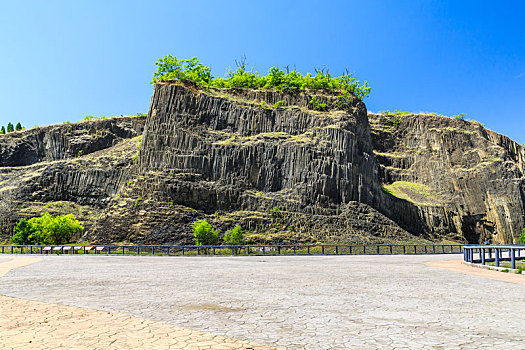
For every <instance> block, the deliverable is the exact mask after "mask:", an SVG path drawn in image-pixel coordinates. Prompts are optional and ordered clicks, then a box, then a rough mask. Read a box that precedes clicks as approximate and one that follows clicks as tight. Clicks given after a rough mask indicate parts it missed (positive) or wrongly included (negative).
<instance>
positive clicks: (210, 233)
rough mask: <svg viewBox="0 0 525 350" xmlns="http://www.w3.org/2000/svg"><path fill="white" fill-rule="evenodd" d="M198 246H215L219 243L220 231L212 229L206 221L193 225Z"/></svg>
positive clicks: (198, 221) (199, 221)
mask: <svg viewBox="0 0 525 350" xmlns="http://www.w3.org/2000/svg"><path fill="white" fill-rule="evenodd" d="M191 227H192V228H193V236H194V237H195V243H196V244H197V245H215V244H217V242H218V241H219V233H220V232H221V231H220V230H219V229H212V227H211V225H210V224H209V223H208V221H206V220H196V221H194V222H193V223H192V224H191Z"/></svg>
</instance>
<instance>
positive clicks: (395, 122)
mask: <svg viewBox="0 0 525 350" xmlns="http://www.w3.org/2000/svg"><path fill="white" fill-rule="evenodd" d="M392 124H394V126H398V125H399V124H401V118H399V117H395V118H394V119H393V120H392Z"/></svg>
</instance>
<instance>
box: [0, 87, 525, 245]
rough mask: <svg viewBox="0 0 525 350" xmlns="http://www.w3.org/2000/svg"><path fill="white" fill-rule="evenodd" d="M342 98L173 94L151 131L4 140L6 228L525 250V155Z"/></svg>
mask: <svg viewBox="0 0 525 350" xmlns="http://www.w3.org/2000/svg"><path fill="white" fill-rule="evenodd" d="M313 96H316V97H317V99H318V100H319V101H322V102H323V103H326V106H327V110H325V111H317V110H315V108H314V106H312V105H311V99H312V97H313ZM340 100H341V98H340V97H339V96H324V95H319V94H315V95H314V94H313V93H308V92H307V93H301V94H295V95H293V94H286V93H280V92H268V91H232V90H229V91H222V90H212V91H201V90H197V89H196V88H195V87H194V86H188V85H186V86H182V85H180V84H173V83H163V84H157V85H156V86H155V90H154V95H153V97H152V102H151V107H150V111H149V114H148V118H147V120H146V119H145V118H114V119H108V120H102V121H91V122H84V123H77V124H65V125H59V126H52V127H46V128H41V129H38V130H29V131H26V132H17V133H13V134H9V135H5V136H0V196H1V199H0V225H1V229H2V231H3V232H4V236H7V235H8V234H9V232H11V230H12V227H13V225H14V223H16V221H17V220H18V219H19V218H21V217H31V216H35V215H39V214H40V213H41V212H45V211H49V212H51V213H54V214H57V213H65V212H73V213H74V214H75V215H77V216H79V217H80V218H81V220H83V223H84V225H85V226H86V232H85V237H84V238H85V239H89V240H94V241H99V242H135V243H191V242H192V234H191V226H190V224H191V222H193V221H194V220H196V219H200V218H206V219H207V220H208V221H209V222H210V223H212V225H214V226H215V227H218V228H221V229H222V230H223V231H224V230H227V229H230V228H232V227H233V226H234V225H236V224H240V225H241V226H242V227H243V228H245V229H247V230H249V231H251V233H250V235H249V237H248V240H249V242H254V243H277V242H279V243H292V242H348V243H350V242H352V243H358V242H396V241H405V242H407V241H410V242H418V241H424V240H440V239H453V240H457V241H465V242H466V241H468V242H481V241H484V240H486V239H488V238H490V239H493V240H494V241H495V242H501V243H510V242H512V241H513V240H515V239H516V238H517V237H518V235H519V232H520V231H521V228H523V226H524V222H523V217H522V214H523V212H524V202H525V200H524V198H525V194H524V193H525V187H524V183H525V182H524V175H523V173H524V159H525V153H524V149H523V147H521V146H520V145H518V144H517V143H515V142H513V141H512V140H510V139H508V138H506V137H504V136H502V135H499V134H496V133H494V132H492V131H488V130H486V129H485V128H483V127H482V126H481V125H479V124H477V123H472V122H466V121H461V120H453V119H449V118H443V117H437V116H429V115H410V116H408V115H406V116H398V117H394V116H382V115H374V114H368V115H367V111H366V107H365V105H364V104H363V103H362V102H360V101H358V100H357V99H354V100H349V101H345V102H346V103H344V104H341V103H340ZM139 135H141V136H139Z"/></svg>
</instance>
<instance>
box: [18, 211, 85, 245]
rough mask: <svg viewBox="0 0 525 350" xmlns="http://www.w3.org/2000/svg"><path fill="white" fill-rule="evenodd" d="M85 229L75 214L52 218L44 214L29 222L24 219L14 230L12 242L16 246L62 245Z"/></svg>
mask: <svg viewBox="0 0 525 350" xmlns="http://www.w3.org/2000/svg"><path fill="white" fill-rule="evenodd" d="M83 229H84V227H83V226H82V225H81V224H80V222H79V221H78V220H77V219H76V218H75V216H73V214H67V215H59V216H57V217H55V218H54V217H53V216H51V214H49V213H44V214H42V215H41V216H40V217H34V218H31V219H29V220H25V219H22V220H20V221H19V222H18V224H17V225H16V227H15V229H14V235H13V236H12V237H11V242H13V243H15V244H37V245H41V244H53V245H60V244H63V243H66V242H67V241H69V240H70V239H71V236H73V235H74V234H75V233H77V232H80V231H82V230H83Z"/></svg>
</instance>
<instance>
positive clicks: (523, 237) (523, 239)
mask: <svg viewBox="0 0 525 350" xmlns="http://www.w3.org/2000/svg"><path fill="white" fill-rule="evenodd" d="M518 243H519V244H525V228H523V230H522V231H521V235H520V237H519V238H518Z"/></svg>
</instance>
